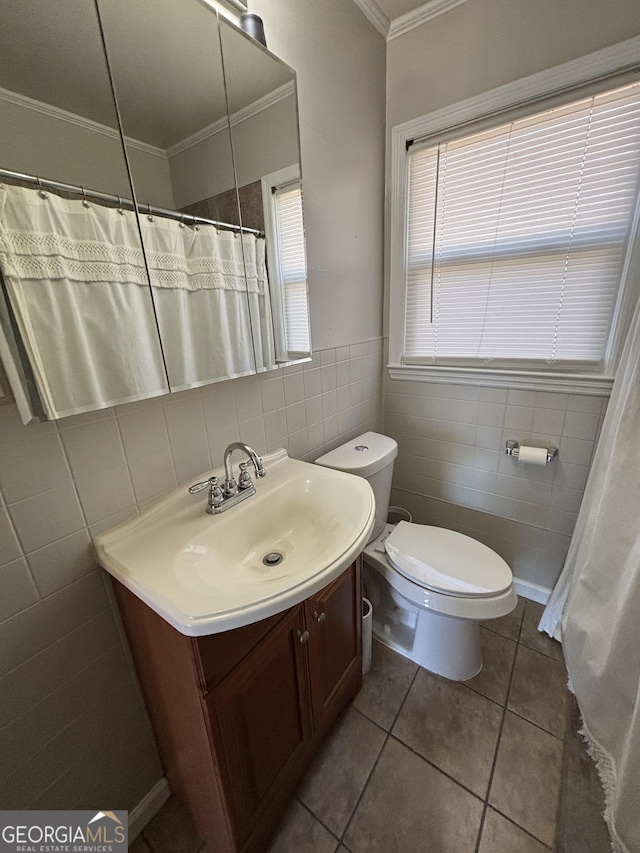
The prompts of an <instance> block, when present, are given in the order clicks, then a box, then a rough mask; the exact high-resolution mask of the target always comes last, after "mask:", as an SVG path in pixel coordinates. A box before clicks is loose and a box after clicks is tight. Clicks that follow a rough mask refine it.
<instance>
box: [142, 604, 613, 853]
mask: <svg viewBox="0 0 640 853" xmlns="http://www.w3.org/2000/svg"><path fill="white" fill-rule="evenodd" d="M540 613H541V607H540V605H537V604H534V603H533V602H526V603H525V602H524V600H521V601H520V603H519V605H518V607H517V609H516V610H515V611H514V612H513V613H512V614H510V615H509V616H507V617H504V618H503V619H498V620H494V621H493V622H488V623H486V624H485V625H484V626H483V628H482V642H483V648H484V656H485V666H484V668H483V670H482V672H481V673H480V675H478V676H476V677H475V678H473V679H472V680H471V681H468V682H465V683H464V684H462V683H456V682H450V681H447V680H445V679H442V678H439V677H437V676H434V675H431V674H430V673H428V672H427V671H426V670H424V669H422V668H420V667H418V666H417V665H416V664H414V663H412V662H411V661H408V660H407V659H406V658H403V657H401V656H400V655H397V654H396V653H394V652H392V651H390V650H389V649H387V648H386V647H384V646H382V645H381V644H379V643H374V659H373V666H372V669H371V672H370V674H369V675H368V676H367V677H366V678H365V681H364V685H363V688H362V690H361V692H360V693H359V695H358V697H357V698H356V701H355V702H354V704H353V706H352V707H350V708H348V709H347V710H346V711H345V712H344V714H343V715H342V716H341V717H340V719H339V720H338V721H337V723H336V724H335V726H334V727H333V729H332V730H331V732H330V733H329V736H328V737H327V739H326V741H325V743H324V745H323V747H322V749H321V750H320V752H319V753H318V755H317V756H316V758H315V759H314V762H313V763H312V765H311V767H310V768H309V770H308V772H307V774H306V776H305V777H304V779H303V780H302V783H301V785H300V787H299V789H298V792H297V795H296V797H295V798H294V800H293V801H292V803H291V804H290V806H289V808H288V810H287V812H286V813H285V815H284V817H283V819H282V822H281V825H280V827H279V829H278V831H277V833H276V835H275V837H274V839H273V842H272V846H271V848H270V851H269V853H325V851H326V853H340V851H352V853H409V851H411V853H414V851H415V853H418V851H429V853H544V851H548V850H555V849H556V836H557V835H561V836H562V845H559V846H558V848H557V849H558V850H562V851H566V853H583V849H584V850H585V851H586V848H583V847H580V846H572V841H571V837H572V833H574V832H575V831H576V830H575V828H574V827H572V825H571V821H567V820H565V819H563V818H562V814H563V810H562V808H559V805H560V799H561V791H565V790H567V789H570V790H573V791H574V792H578V793H579V791H580V790H581V788H580V784H581V782H580V780H581V779H582V778H585V774H586V775H588V774H589V773H591V771H592V767H590V764H591V762H590V760H589V759H588V758H587V759H586V764H585V763H584V762H582V763H581V761H582V758H581V754H580V750H581V749H582V753H583V754H584V749H583V748H582V747H581V744H580V743H579V742H578V741H576V739H575V738H574V739H573V740H572V742H571V743H572V747H571V749H572V752H571V755H573V758H571V760H570V761H569V763H568V764H567V759H566V754H565V760H564V763H563V751H564V752H565V753H566V750H565V749H564V740H565V731H566V730H567V721H568V720H569V719H571V724H572V725H574V726H575V723H576V719H575V716H570V714H569V711H570V707H571V706H570V705H569V700H570V694H569V693H568V691H567V689H566V672H565V668H564V663H563V658H562V651H561V647H560V645H559V644H558V643H556V642H554V641H553V640H551V639H549V638H548V637H547V636H546V635H542V634H539V633H538V631H537V629H536V625H537V622H538V620H539V617H540ZM569 731H570V732H571V728H570V727H569ZM576 743H577V746H576ZM576 750H577V752H576ZM584 757H585V758H586V756H584ZM563 768H564V769H563ZM571 773H573V774H574V777H571V776H570V774H571ZM563 778H564V780H565V781H564V782H563ZM567 778H568V779H569V781H570V784H569V785H568V786H567V784H566V779H567ZM588 784H590V785H591V790H592V794H593V802H589V803H588V804H586V805H584V807H583V815H582V818H581V821H580V822H579V823H580V825H581V826H582V827H583V831H584V826H585V821H586V823H588V822H589V820H588V819H592V820H593V821H594V823H595V824H596V826H597V829H598V831H596V832H591V833H590V835H589V837H590V839H591V841H590V843H593V844H595V846H592V847H589V853H605V851H607V850H608V849H610V848H609V846H608V841H607V835H606V830H604V824H603V822H602V819H601V818H600V817H599V815H598V805H597V802H598V801H597V797H598V792H597V787H598V786H597V783H596V787H595V788H594V787H593V781H592V782H591V783H588ZM583 788H584V785H583ZM583 799H584V798H583ZM559 814H560V815H561V817H560V828H559V830H558V832H557V823H558V815H559ZM587 818H588V819H587ZM603 830H604V831H603ZM131 849H132V850H133V851H135V853H205V851H206V847H205V846H202V844H201V841H200V839H199V838H198V836H197V834H196V833H195V831H194V830H193V828H192V826H191V825H190V823H189V821H188V818H186V816H185V815H184V814H183V813H182V811H181V809H180V806H178V804H177V803H176V802H175V801H174V800H173V799H172V800H169V802H168V803H167V805H166V806H165V807H164V808H163V809H162V810H161V812H160V813H159V814H158V815H157V816H156V818H155V819H154V820H153V821H152V822H151V824H150V825H149V826H148V827H147V828H146V829H145V830H144V832H143V833H142V835H141V836H140V837H139V838H138V839H136V841H135V842H134V843H133V845H132V847H131Z"/></svg>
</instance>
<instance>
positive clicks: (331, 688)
mask: <svg viewBox="0 0 640 853" xmlns="http://www.w3.org/2000/svg"><path fill="white" fill-rule="evenodd" d="M115 587H116V595H117V598H118V603H119V605H120V609H121V612H122V615H123V620H124V622H125V627H126V629H127V634H128V636H129V640H130V643H131V647H132V651H133V655H134V658H135V660H136V665H137V669H138V674H139V676H140V681H141V684H142V688H143V691H144V693H145V697H146V700H147V706H148V710H149V715H150V716H151V719H152V722H153V725H154V729H155V732H156V738H157V741H158V747H159V750H160V754H161V756H162V760H163V764H164V768H165V773H166V775H167V778H168V780H169V784H170V786H171V789H172V791H173V792H174V793H175V794H176V795H177V796H179V797H180V798H181V799H182V801H183V802H184V804H185V805H186V807H187V808H188V809H189V811H190V812H191V814H192V816H193V818H194V821H195V822H196V824H197V825H198V827H199V828H200V831H201V832H202V833H203V835H204V836H205V837H206V839H207V841H208V845H209V849H211V850H212V851H215V853H227V851H229V853H232V851H233V853H235V851H242V853H254V851H255V853H258V851H264V850H265V849H266V847H267V845H268V839H269V837H270V835H271V833H272V832H273V830H274V828H275V827H276V825H277V823H278V820H279V818H280V815H281V814H282V811H283V809H284V807H285V806H286V805H287V803H288V801H289V799H290V798H291V796H292V794H293V792H294V791H295V788H296V785H297V783H298V781H299V779H300V777H301V775H302V773H303V772H304V770H305V768H306V766H307V765H308V763H309V761H310V760H311V758H312V757H313V754H314V752H315V751H316V749H317V748H318V746H319V744H320V742H321V740H322V739H323V737H324V736H325V734H326V732H327V730H328V729H329V727H330V726H331V724H332V723H333V722H334V720H335V719H336V717H337V716H338V714H339V713H340V711H341V710H342V709H343V708H344V706H345V705H346V704H347V703H348V702H349V701H350V700H352V699H353V698H354V697H355V696H356V694H357V693H358V691H359V689H360V687H361V684H362V635H361V630H362V628H361V626H362V611H361V606H362V605H361V601H362V571H361V561H360V558H358V560H357V561H356V562H355V563H353V564H352V565H351V566H349V567H348V568H347V569H346V570H345V571H344V572H343V573H342V574H341V575H340V576H339V577H338V578H337V579H336V580H335V581H333V582H332V583H331V584H329V585H328V586H327V587H325V588H324V589H322V590H321V591H320V592H318V593H317V594H316V595H314V596H312V597H311V598H309V599H307V600H306V601H304V602H302V603H300V604H298V605H296V606H295V607H292V608H290V609H289V610H286V611H285V612H283V613H279V614H277V615H275V616H271V617H269V618H268V619H264V620H262V621H261V622H257V623H254V624H253V625H247V626H245V627H244V628H237V629H235V630H232V631H227V632H225V633H222V634H212V635H210V636H207V637H185V636H184V635H183V634H180V633H179V632H178V631H176V630H175V629H174V628H172V627H171V626H170V625H169V624H168V623H167V622H165V621H164V619H162V618H161V617H160V616H158V615H157V614H156V613H155V612H154V611H153V610H151V609H150V608H149V607H147V605H145V604H144V603H143V602H142V601H140V599H138V598H137V597H136V596H135V595H133V594H132V593H131V592H129V590H127V589H126V588H125V587H123V586H122V585H120V584H118V583H116V584H115Z"/></svg>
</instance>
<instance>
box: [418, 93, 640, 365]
mask: <svg viewBox="0 0 640 853" xmlns="http://www.w3.org/2000/svg"><path fill="white" fill-rule="evenodd" d="M407 160H408V162H407V168H408V188H409V193H408V198H409V200H408V211H407V214H408V218H407V223H408V224H407V243H406V302H405V350H404V359H405V362H406V363H452V362H455V361H456V360H461V361H462V362H463V363H474V362H475V363H478V362H479V361H480V363H492V362H497V363H498V364H501V363H502V364H505V363H506V364H510V363H513V364H516V365H517V364H521V363H522V362H532V361H533V362H538V363H539V365H541V366H542V367H545V366H547V367H553V366H555V365H558V366H567V365H569V366H571V367H580V365H584V366H587V367H590V368H591V369H594V370H595V369H597V367H596V366H598V365H601V364H602V363H603V360H604V358H605V355H606V350H607V345H608V341H609V334H610V329H611V323H612V317H613V314H614V310H615V306H616V300H617V299H618V294H619V289H620V281H621V273H622V270H623V267H624V261H625V255H626V252H627V247H628V243H629V237H630V233H631V228H632V222H633V218H634V213H635V208H636V205H637V192H638V166H639V162H640V84H633V85H629V86H625V87H622V88H618V89H616V90H615V91H610V92H606V93H604V94H598V95H596V96H594V97H589V98H584V99H582V100H580V101H577V102H575V103H570V104H567V105H564V106H561V107H557V108H554V109H549V110H545V111H544V112H541V113H539V114H537V115H532V116H528V117H526V118H522V119H518V120H516V121H513V122H510V123H508V124H504V125H502V126H500V127H496V128H493V129H491V130H487V131H483V132H478V133H474V134H473V135H470V136H466V137H464V138H458V139H453V140H450V141H442V142H438V141H437V140H435V141H433V142H431V143H426V144H424V145H422V146H418V145H414V146H412V147H410V148H409V152H408V155H407Z"/></svg>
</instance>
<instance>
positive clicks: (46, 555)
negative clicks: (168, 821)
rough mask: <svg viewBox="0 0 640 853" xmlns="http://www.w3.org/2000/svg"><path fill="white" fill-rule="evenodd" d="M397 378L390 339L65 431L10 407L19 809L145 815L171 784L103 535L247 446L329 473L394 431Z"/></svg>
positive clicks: (10, 786) (9, 548)
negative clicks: (107, 565)
mask: <svg viewBox="0 0 640 853" xmlns="http://www.w3.org/2000/svg"><path fill="white" fill-rule="evenodd" d="M381 369H382V346H381V340H380V339H378V340H372V341H367V342H365V343H362V344H358V345H356V346H354V347H340V348H338V349H337V350H336V349H327V350H323V351H322V352H319V353H316V354H315V355H314V358H313V360H312V361H311V362H309V363H305V364H301V365H292V366H290V367H287V368H285V369H283V370H278V371H272V372H269V373H265V374H262V375H261V376H251V377H245V378H242V379H238V380H234V381H228V382H223V383H219V384H216V385H210V386H207V387H205V388H202V389H198V390H195V391H189V392H182V393H180V394H177V395H175V396H168V397H157V398H154V399H152V400H145V401H141V402H138V403H133V404H130V405H127V406H119V407H117V408H116V409H109V410H105V411H101V412H92V413H89V414H86V415H80V416H77V417H73V418H67V419H65V420H63V421H59V422H57V423H47V424H41V425H34V426H29V427H23V426H22V424H21V423H20V421H19V418H18V415H17V411H16V408H15V406H2V407H0V583H1V584H2V596H1V597H0V695H2V702H1V703H0V755H2V756H3V761H2V763H1V764H0V800H1V801H2V803H3V806H4V807H5V808H26V807H34V808H81V807H84V808H92V807H94V806H95V802H98V801H100V802H103V801H104V802H115V801H117V802H119V803H120V804H121V805H123V806H125V805H127V806H128V807H129V808H133V806H134V805H136V803H137V802H138V801H139V800H140V799H141V798H142V796H144V795H145V794H146V793H147V792H148V790H149V789H150V788H151V787H152V785H153V784H154V783H155V782H156V781H157V780H158V778H159V777H160V775H161V770H160V767H159V764H158V760H157V757H156V753H155V748H154V745H153V740H152V737H151V734H150V729H149V725H148V721H147V718H146V712H145V711H144V707H143V704H142V702H141V698H140V693H139V689H138V687H137V685H136V683H135V679H134V678H133V677H132V673H131V670H130V667H129V666H128V665H127V655H128V652H127V649H126V647H125V646H123V645H122V642H121V626H119V619H118V615H117V613H116V612H115V611H114V605H113V600H112V595H110V592H111V591H110V589H109V587H108V584H107V585H105V583H104V580H103V577H102V572H101V571H99V570H97V569H96V565H95V556H94V553H93V548H92V545H91V539H90V537H91V536H92V535H95V534H96V533H98V532H100V531H103V530H106V529H108V528H110V527H113V526H115V525H116V524H119V523H120V522H121V521H123V520H125V519H126V518H128V517H130V516H131V515H133V514H135V513H136V512H137V511H139V510H140V509H142V508H144V507H145V506H147V505H149V504H150V503H153V502H154V501H156V500H158V498H159V497H160V496H161V495H163V494H165V493H166V492H167V491H169V490H171V489H174V488H176V486H178V485H186V484H187V483H189V482H190V481H192V480H194V479H197V478H199V477H201V476H202V475H203V474H205V473H206V472H208V471H210V470H211V468H213V467H217V466H218V465H219V464H221V462H222V455H223V452H224V449H225V447H226V446H227V445H228V444H229V443H230V442H231V441H234V440H237V439H238V438H240V439H241V440H243V441H246V442H247V443H249V444H251V445H252V446H254V447H255V448H256V450H258V451H259V452H266V451H268V450H273V449H275V448H276V447H282V446H284V447H286V448H288V450H289V452H290V454H291V455H293V456H296V457H298V458H302V459H307V460H313V459H315V458H316V457H317V456H319V455H321V454H322V453H324V452H326V451H327V450H330V449H332V448H333V447H336V446H337V445H338V444H340V443H341V442H343V441H346V440H348V439H349V438H352V437H354V436H355V435H357V434H358V433H359V432H364V431H366V430H369V429H377V430H379V429H380V427H381V399H382V398H381ZM338 377H340V379H338ZM96 744H97V745H96ZM122 767H126V772H124V773H123V772H122Z"/></svg>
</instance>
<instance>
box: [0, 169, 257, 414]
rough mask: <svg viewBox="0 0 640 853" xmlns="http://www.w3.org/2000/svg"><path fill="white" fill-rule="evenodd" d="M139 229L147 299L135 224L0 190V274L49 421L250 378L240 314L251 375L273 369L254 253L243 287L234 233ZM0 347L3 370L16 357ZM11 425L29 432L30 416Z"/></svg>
mask: <svg viewBox="0 0 640 853" xmlns="http://www.w3.org/2000/svg"><path fill="white" fill-rule="evenodd" d="M140 224H141V228H142V234H143V238H144V246H145V253H146V258H147V266H148V269H149V276H150V277H151V285H152V287H151V290H150V288H149V278H148V276H147V269H146V267H145V256H144V255H143V252H142V248H141V245H140V235H139V230H138V225H137V222H136V216H135V214H134V213H133V212H131V211H126V210H118V209H115V208H108V207H103V206H101V205H99V204H96V203H94V202H90V203H89V204H88V206H86V205H85V204H84V203H83V201H82V200H66V199H62V198H59V197H58V196H56V195H54V194H49V193H47V194H45V195H44V197H43V196H42V195H41V194H40V193H39V192H38V191H36V190H31V189H24V188H22V187H14V186H4V187H2V188H1V189H0V269H1V270H2V273H3V278H4V280H5V282H6V290H7V295H8V300H9V303H10V307H11V310H12V312H13V315H14V317H15V324H16V326H17V328H18V330H19V333H20V338H21V342H22V344H23V346H24V352H26V355H27V358H28V361H29V367H30V369H31V371H32V372H33V375H34V377H35V382H36V385H37V389H38V392H39V395H40V398H41V400H42V406H43V408H44V411H45V413H46V416H47V417H48V418H50V419H54V418H60V417H65V416H67V415H73V414H78V413H81V412H86V411H91V410H94V409H100V408H106V407H109V406H114V405H117V404H123V403H127V402H131V401H134V400H139V399H143V398H146V397H153V396H157V395H159V394H165V393H168V391H169V390H172V391H180V390H184V389H186V388H193V387H198V386H200V385H205V384H207V383H209V382H215V381H217V380H220V379H226V378H229V377H232V376H240V375H244V374H248V373H253V372H254V371H255V370H256V364H255V360H254V352H253V345H252V340H251V326H252V324H251V322H250V316H249V314H250V310H251V311H253V313H254V314H255V319H254V322H253V326H254V329H255V330H257V331H259V332H260V336H259V338H257V339H258V340H259V345H260V349H258V348H257V350H258V352H259V353H262V354H263V364H262V365H260V366H258V369H260V368H262V369H264V368H265V367H267V366H271V365H272V363H273V355H272V352H273V330H272V325H271V311H270V306H269V292H268V283H267V277H266V269H265V261H264V241H263V240H259V239H257V238H256V237H255V236H253V235H250V234H245V235H244V236H243V238H242V241H243V242H244V244H245V252H244V254H245V256H246V258H248V259H249V260H250V265H249V271H250V273H249V276H248V277H247V276H245V266H244V261H243V251H242V246H241V242H242V241H241V239H240V236H239V235H237V234H234V233H233V232H228V231H220V232H217V231H216V229H215V228H214V227H212V226H206V225H203V226H201V227H200V228H199V229H195V228H193V227H188V226H186V225H182V223H180V222H178V221H175V220H172V219H167V218H163V217H157V216H156V217H153V218H152V219H149V217H147V216H144V215H141V216H140ZM247 291H248V295H247ZM151 294H153V301H152V298H151ZM154 306H155V313H154ZM250 306H251V309H250ZM156 315H157V323H156ZM158 327H159V329H160V334H161V338H162V346H161V345H160V339H159V337H158ZM3 328H6V323H5V324H4V326H3ZM0 337H1V338H2V339H3V340H4V344H3V343H2V342H0V351H1V352H2V355H3V358H4V359H5V361H8V360H9V361H10V358H11V353H12V352H14V353H15V346H14V347H13V348H11V347H10V346H9V345H8V343H7V341H6V339H5V335H3V334H2V330H1V329H0ZM163 352H164V359H163ZM165 363H166V370H165ZM7 372H8V373H9V374H10V377H11V375H13V376H14V377H15V376H18V375H19V373H20V371H19V370H17V369H16V370H13V371H12V370H11V367H9V368H8V370H7ZM167 376H168V378H169V382H167ZM14 390H16V398H17V399H18V397H19V396H21V397H22V398H23V399H27V398H26V395H25V394H24V393H20V390H19V389H17V388H16V389H14ZM21 414H22V417H23V420H24V422H25V423H26V422H28V421H29V420H31V419H32V418H33V406H31V407H29V406H28V405H26V404H25V405H23V406H21Z"/></svg>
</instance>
